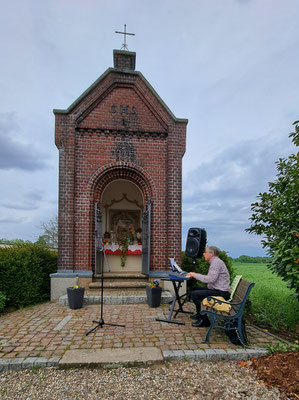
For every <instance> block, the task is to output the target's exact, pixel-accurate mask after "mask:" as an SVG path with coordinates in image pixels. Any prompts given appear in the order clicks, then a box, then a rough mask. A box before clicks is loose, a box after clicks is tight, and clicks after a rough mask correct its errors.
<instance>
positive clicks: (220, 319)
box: [200, 279, 255, 346]
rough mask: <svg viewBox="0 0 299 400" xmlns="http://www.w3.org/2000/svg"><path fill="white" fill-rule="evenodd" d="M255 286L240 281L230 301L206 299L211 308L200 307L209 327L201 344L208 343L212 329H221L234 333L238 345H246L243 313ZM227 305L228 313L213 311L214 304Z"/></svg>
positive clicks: (213, 298) (210, 297)
mask: <svg viewBox="0 0 299 400" xmlns="http://www.w3.org/2000/svg"><path fill="white" fill-rule="evenodd" d="M254 285H255V284H254V283H251V282H247V281H244V280H243V279H241V280H240V282H239V284H238V286H237V289H236V291H235V294H234V296H233V298H232V300H231V301H220V300H218V299H215V297H213V296H209V297H207V300H208V301H212V302H211V306H202V310H201V312H200V314H201V315H207V316H208V317H209V320H210V323H211V325H210V327H209V330H208V332H207V335H206V339H205V341H204V342H203V343H209V338H210V334H211V332H212V330H213V329H215V328H216V329H223V330H225V331H226V332H228V333H229V332H236V334H237V336H238V339H239V341H240V343H241V344H242V345H243V346H245V345H247V343H248V342H247V336H246V332H245V324H244V322H243V312H244V307H245V304H246V301H247V299H248V296H249V293H250V291H251V289H252V288H253V286H254ZM217 303H218V304H229V305H230V306H231V309H230V311H229V312H220V311H217V310H216V309H215V307H214V306H215V304H217Z"/></svg>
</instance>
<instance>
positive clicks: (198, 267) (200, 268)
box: [181, 250, 236, 289]
mask: <svg viewBox="0 0 299 400" xmlns="http://www.w3.org/2000/svg"><path fill="white" fill-rule="evenodd" d="M219 258H220V259H221V260H222V261H223V262H224V264H225V265H226V267H227V269H228V272H229V275H230V282H232V280H233V279H234V277H235V276H236V273H235V271H234V268H233V265H232V259H231V258H230V257H229V256H228V255H227V253H226V252H225V251H223V250H219ZM209 266H210V264H209V263H208V262H207V261H205V259H204V258H203V257H201V258H196V259H195V260H194V262H193V260H192V258H190V257H187V256H186V255H185V252H184V251H182V258H181V268H182V269H183V270H184V271H186V272H191V271H192V272H196V273H198V274H203V275H207V274H208V271H209ZM187 284H188V287H189V288H190V289H192V288H193V287H195V286H205V285H206V284H205V283H202V282H199V281H196V280H194V279H190V280H189V281H188V282H187Z"/></svg>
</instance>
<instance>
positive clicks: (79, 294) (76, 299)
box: [67, 275, 84, 310]
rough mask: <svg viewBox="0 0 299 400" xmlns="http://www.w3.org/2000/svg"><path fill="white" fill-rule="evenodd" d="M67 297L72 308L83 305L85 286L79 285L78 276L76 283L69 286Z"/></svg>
mask: <svg viewBox="0 0 299 400" xmlns="http://www.w3.org/2000/svg"><path fill="white" fill-rule="evenodd" d="M67 297H68V301H69V306H70V308H71V309H72V310H76V309H78V308H82V307H83V302H84V287H80V286H79V278H78V275H77V276H76V284H75V285H74V286H73V287H68V288H67Z"/></svg>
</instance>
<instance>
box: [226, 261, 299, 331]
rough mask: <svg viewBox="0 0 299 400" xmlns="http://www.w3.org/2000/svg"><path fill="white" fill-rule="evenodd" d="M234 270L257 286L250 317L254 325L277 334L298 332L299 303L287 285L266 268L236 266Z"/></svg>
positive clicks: (235, 264)
mask: <svg viewBox="0 0 299 400" xmlns="http://www.w3.org/2000/svg"><path fill="white" fill-rule="evenodd" d="M233 267H234V270H235V271H236V273H237V274H238V275H242V278H243V279H245V280H247V281H250V282H254V283H255V286H254V288H253V289H252V291H251V294H250V300H251V302H252V305H251V309H250V314H251V316H252V317H253V318H254V320H255V322H256V323H257V324H258V325H259V326H260V327H262V328H270V329H273V330H275V331H276V332H279V330H281V329H284V330H287V331H291V332H295V330H296V325H299V303H298V301H297V300H296V299H295V298H294V296H292V291H291V290H290V289H288V288H287V285H286V283H285V282H284V281H283V280H282V279H281V278H279V277H278V276H277V275H275V274H273V273H272V272H271V271H270V270H269V269H268V268H267V265H266V264H253V263H252V264H245V263H234V264H233Z"/></svg>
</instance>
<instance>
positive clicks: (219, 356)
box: [0, 348, 267, 372]
mask: <svg viewBox="0 0 299 400" xmlns="http://www.w3.org/2000/svg"><path fill="white" fill-rule="evenodd" d="M266 354H267V351H266V350H265V349H261V348H256V349H236V350H233V349H227V350H223V349H206V350H172V351H168V350H167V351H163V352H162V355H163V359H164V361H165V362H170V361H240V360H242V361H247V360H251V359H252V358H253V357H255V358H258V357H260V356H263V355H266ZM60 359H61V357H58V356H57V357H51V358H49V359H47V358H45V357H27V358H15V359H7V358H6V359H3V358H2V359H0V372H1V371H8V370H9V371H19V370H21V369H32V368H46V367H58V365H59V361H60Z"/></svg>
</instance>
